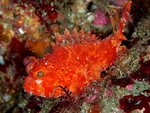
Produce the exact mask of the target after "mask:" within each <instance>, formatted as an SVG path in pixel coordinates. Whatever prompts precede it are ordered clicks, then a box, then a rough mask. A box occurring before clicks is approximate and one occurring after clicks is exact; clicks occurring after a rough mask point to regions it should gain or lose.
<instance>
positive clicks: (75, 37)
mask: <svg viewBox="0 0 150 113" xmlns="http://www.w3.org/2000/svg"><path fill="white" fill-rule="evenodd" d="M54 37H55V39H56V45H55V46H67V45H73V44H84V43H87V42H94V41H96V40H97V39H98V38H97V37H96V35H95V34H91V32H85V31H83V30H80V31H77V30H76V29H75V28H74V29H73V30H72V31H69V30H68V29H65V31H64V34H63V35H61V34H60V33H56V34H54ZM53 45H54V44H53Z"/></svg>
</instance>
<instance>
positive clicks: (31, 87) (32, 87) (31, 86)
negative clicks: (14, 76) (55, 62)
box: [23, 76, 45, 96]
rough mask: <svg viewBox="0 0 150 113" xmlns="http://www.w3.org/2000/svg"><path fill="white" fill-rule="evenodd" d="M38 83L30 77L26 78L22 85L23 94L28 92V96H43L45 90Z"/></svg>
mask: <svg viewBox="0 0 150 113" xmlns="http://www.w3.org/2000/svg"><path fill="white" fill-rule="evenodd" d="M39 83H40V81H38V82H37V80H36V79H35V78H33V77H31V76H28V77H27V78H26V79H25V81H24V84H23V88H24V90H25V92H28V93H30V94H33V95H36V96H42V95H43V96H44V95H45V89H44V87H43V86H42V85H41V84H39Z"/></svg>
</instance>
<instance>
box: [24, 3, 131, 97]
mask: <svg viewBox="0 0 150 113" xmlns="http://www.w3.org/2000/svg"><path fill="white" fill-rule="evenodd" d="M130 5H131V3H130ZM128 7H129V6H128ZM128 13H129V11H128ZM120 23H122V24H123V25H120V29H121V30H118V32H116V33H115V34H113V35H110V36H109V37H107V38H106V39H104V40H97V41H92V42H86V43H82V44H77V43H75V44H73V45H66V46H56V47H55V48H54V52H53V53H51V54H47V55H45V56H44V57H43V58H41V59H34V58H30V59H31V60H33V61H32V62H29V61H28V60H25V64H28V65H27V71H28V76H27V78H26V79H25V83H24V89H25V91H26V92H29V93H32V94H34V95H37V96H44V97H59V96H62V95H63V94H65V92H64V91H62V89H61V88H60V87H59V86H61V87H66V88H67V90H69V91H70V92H72V94H73V95H77V94H79V93H80V92H81V91H82V89H83V88H84V87H85V86H88V85H89V83H90V82H92V81H94V80H98V79H100V78H101V77H100V73H101V72H102V71H103V70H105V69H106V68H107V67H109V66H110V65H111V64H112V63H113V62H114V61H115V59H116V57H117V54H118V50H119V47H120V44H121V41H122V40H124V39H126V38H125V37H124V35H123V34H122V27H123V26H124V24H125V22H124V18H123V19H122V20H121V22H120ZM39 71H42V72H44V76H42V77H38V72H39Z"/></svg>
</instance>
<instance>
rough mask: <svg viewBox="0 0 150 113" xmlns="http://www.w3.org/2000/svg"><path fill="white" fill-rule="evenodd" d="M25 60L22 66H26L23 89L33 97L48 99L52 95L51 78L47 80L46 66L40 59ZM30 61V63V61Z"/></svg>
mask: <svg viewBox="0 0 150 113" xmlns="http://www.w3.org/2000/svg"><path fill="white" fill-rule="evenodd" d="M33 59H34V58H26V59H25V60H24V64H25V65H26V64H27V65H26V71H27V74H28V75H27V77H26V78H25V81H24V85H23V88H24V90H25V92H28V93H30V94H33V95H37V96H42V97H50V96H51V95H52V89H53V87H52V86H51V84H52V83H53V78H49V74H50V73H49V72H50V71H49V72H48V71H47V66H46V65H45V64H44V63H43V61H42V60H40V59H34V60H33ZM30 60H32V61H30Z"/></svg>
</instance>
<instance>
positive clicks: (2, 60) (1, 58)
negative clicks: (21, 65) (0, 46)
mask: <svg viewBox="0 0 150 113" xmlns="http://www.w3.org/2000/svg"><path fill="white" fill-rule="evenodd" d="M0 64H1V65H4V64H5V61H4V58H3V56H2V55H0Z"/></svg>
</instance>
